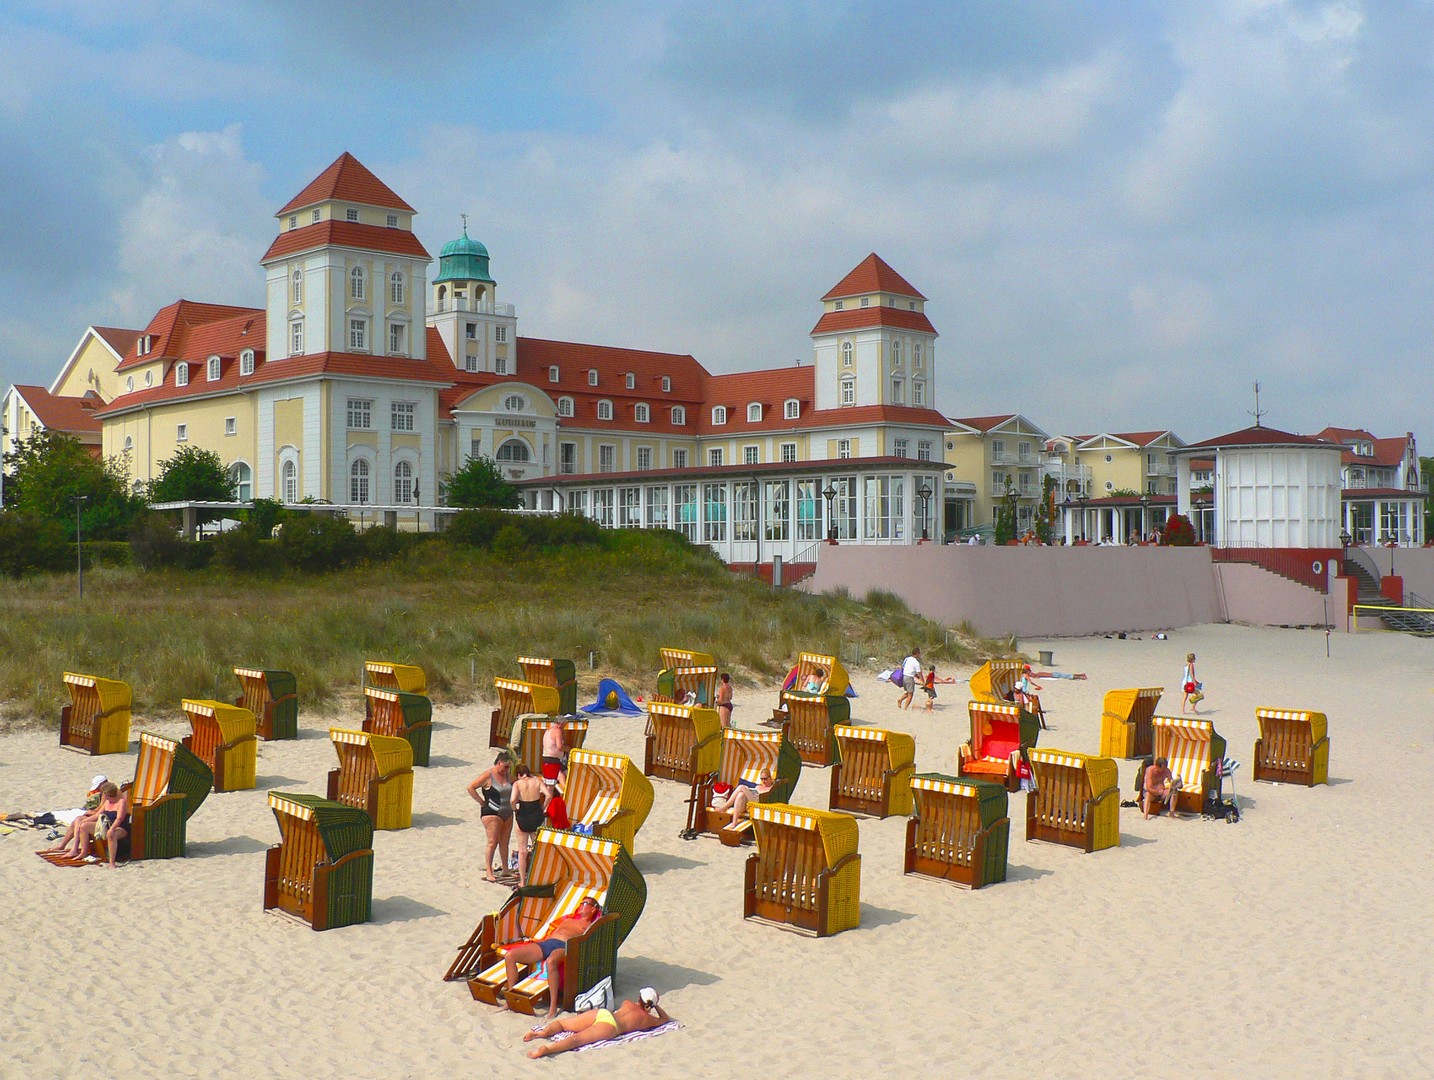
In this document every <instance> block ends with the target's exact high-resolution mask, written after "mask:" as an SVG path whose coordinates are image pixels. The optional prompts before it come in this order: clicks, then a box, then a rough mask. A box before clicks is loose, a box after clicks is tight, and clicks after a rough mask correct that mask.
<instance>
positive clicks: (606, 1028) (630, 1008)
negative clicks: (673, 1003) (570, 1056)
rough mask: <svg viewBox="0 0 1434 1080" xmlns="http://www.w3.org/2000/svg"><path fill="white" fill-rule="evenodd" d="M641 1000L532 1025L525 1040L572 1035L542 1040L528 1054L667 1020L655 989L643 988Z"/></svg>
mask: <svg viewBox="0 0 1434 1080" xmlns="http://www.w3.org/2000/svg"><path fill="white" fill-rule="evenodd" d="M641 997H642V1001H641V1002H637V1001H624V1002H623V1003H622V1004H621V1005H619V1006H618V1007H617V1008H616V1009H589V1010H588V1011H587V1012H583V1013H578V1014H577V1015H575V1016H566V1017H564V1018H563V1019H561V1020H550V1021H549V1022H548V1023H546V1024H544V1025H543V1026H542V1027H539V1028H534V1029H533V1030H532V1031H530V1032H528V1033H527V1034H526V1035H524V1036H523V1041H524V1042H532V1041H533V1040H534V1039H548V1038H551V1037H552V1036H554V1035H557V1034H560V1033H561V1032H564V1031H569V1032H572V1037H571V1038H568V1039H563V1040H562V1041H561V1042H555V1043H545V1044H543V1045H542V1046H535V1047H533V1049H531V1050H529V1051H528V1056H529V1057H530V1058H540V1057H552V1056H553V1055H554V1054H561V1053H564V1052H565V1051H568V1050H576V1049H577V1048H578V1047H580V1046H587V1045H589V1044H590V1043H597V1042H606V1041H607V1040H608V1039H615V1038H617V1037H618V1036H619V1035H626V1034H627V1033H628V1032H629V1031H649V1030H651V1029H652V1028H655V1027H660V1026H661V1025H663V1024H665V1023H667V1022H668V1021H669V1020H671V1019H672V1017H670V1016H668V1015H667V1013H666V1012H664V1011H663V1008H662V1006H661V1005H659V1004H658V1003H657V993H656V991H654V990H651V989H644V990H643V991H642V994H641Z"/></svg>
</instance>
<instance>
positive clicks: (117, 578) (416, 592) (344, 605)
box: [0, 532, 981, 727]
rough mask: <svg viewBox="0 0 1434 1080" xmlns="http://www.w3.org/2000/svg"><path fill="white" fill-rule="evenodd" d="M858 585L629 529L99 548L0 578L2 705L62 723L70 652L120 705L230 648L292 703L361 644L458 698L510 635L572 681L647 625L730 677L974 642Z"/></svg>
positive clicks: (163, 693)
mask: <svg viewBox="0 0 1434 1080" xmlns="http://www.w3.org/2000/svg"><path fill="white" fill-rule="evenodd" d="M872 599H874V600H875V601H876V602H875V603H874V604H864V603H861V602H859V601H856V600H852V599H850V598H848V597H845V596H808V595H806V594H803V593H800V592H796V591H793V590H783V589H776V590H774V589H771V588H769V587H767V586H765V585H763V584H761V583H760V582H757V581H755V580H753V579H751V578H748V577H735V576H733V575H732V574H731V573H730V572H729V571H728V570H727V569H726V568H725V567H724V566H723V565H722V564H721V562H720V561H718V560H717V559H716V558H714V557H713V556H711V555H710V554H708V553H706V552H705V551H699V550H696V549H691V548H687V547H685V546H680V545H676V544H674V543H672V542H671V540H664V539H662V538H660V537H658V536H655V535H653V534H646V535H644V534H641V533H637V532H632V533H628V534H626V535H625V536H623V537H622V538H621V540H620V541H618V542H615V543H613V544H609V545H606V546H605V549H604V548H599V549H594V548H587V549H564V550H561V551H558V552H554V553H546V554H523V555H520V556H516V557H508V558H505V557H501V556H498V555H494V554H492V553H489V552H484V551H475V550H471V549H463V548H459V547H455V546H453V545H451V544H447V543H443V542H438V541H436V540H435V541H434V542H430V543H424V544H422V545H419V546H418V547H417V548H415V549H414V550H413V551H411V552H409V553H408V554H407V555H406V556H404V557H403V558H402V559H400V560H399V561H397V562H394V563H389V564H385V565H381V566H371V567H363V568H359V569H355V570H348V571H342V572H339V573H334V574H328V575H319V576H301V575H298V574H286V575H281V576H276V577H270V578H264V577H253V576H245V575H234V574H231V573H228V572H225V571H222V570H218V569H209V570H202V571H177V570H176V571H144V570H140V569H137V568H133V567H106V568H99V569H96V570H93V571H91V572H89V573H87V574H86V575H85V599H84V603H83V605H81V604H80V603H79V602H78V600H77V599H76V596H75V578H74V575H73V574H70V575H48V576H37V577H32V578H27V579H22V580H20V581H7V582H6V583H5V585H4V588H3V589H0V716H3V717H4V718H5V721H6V723H7V725H9V726H13V725H16V724H23V725H26V726H30V725H41V726H44V727H58V723H59V721H58V717H59V709H60V706H61V705H62V704H64V703H65V702H67V701H68V695H67V693H66V691H65V688H64V686H63V684H62V683H61V681H60V675H61V673H62V672H64V671H66V670H70V671H82V672H87V673H91V674H97V675H104V676H106V677H110V678H118V679H122V680H124V681H126V682H128V683H129V684H130V686H131V687H132V688H133V690H134V712H135V714H136V716H145V717H177V716H178V715H179V702H180V700H181V699H182V698H185V697H212V696H215V695H216V694H217V696H219V697H220V698H230V699H232V698H233V697H234V696H235V695H236V694H237V693H238V686H237V680H236V679H235V678H234V675H233V672H232V669H233V667H234V666H235V665H236V664H237V665H248V666H256V667H275V668H287V669H289V670H291V671H293V672H294V673H295V675H296V676H297V678H298V682H299V689H300V698H301V701H302V702H303V705H304V707H305V708H316V709H319V710H324V709H330V710H332V709H336V708H338V707H339V706H340V704H341V703H342V702H344V701H345V700H347V698H349V697H351V696H353V695H355V694H356V693H357V690H358V685H359V679H360V672H361V669H362V665H363V661H364V660H366V659H373V660H392V661H398V662H402V663H411V664H418V665H420V666H421V667H423V668H424V669H425V670H426V671H427V672H428V685H429V693H430V695H431V696H432V697H433V698H434V700H436V701H467V700H471V699H473V698H475V697H488V696H490V692H491V687H492V679H493V676H495V675H509V676H515V675H516V674H517V665H516V663H515V662H514V658H515V656H516V655H517V654H518V653H527V654H529V655H535V656H559V657H570V658H572V659H573V660H574V661H576V663H577V666H578V671H579V681H580V683H581V684H582V692H583V694H584V695H587V694H590V693H591V692H592V691H593V689H594V688H595V686H596V683H597V681H598V679H600V678H602V677H604V676H611V677H614V678H616V679H618V680H619V681H620V682H622V684H623V685H624V686H625V687H627V688H628V689H629V691H630V692H632V693H635V694H644V695H645V694H647V693H650V692H651V690H652V689H653V687H654V685H655V682H656V669H657V666H658V656H657V649H658V646H659V645H677V646H682V647H686V648H693V649H699V650H705V651H708V652H711V653H712V654H713V655H715V656H716V657H717V658H718V662H719V663H720V664H721V665H722V666H723V667H724V668H725V669H728V670H731V671H732V672H733V677H734V679H735V680H736V681H737V682H738V683H740V684H751V683H753V682H756V681H770V680H771V679H773V678H775V677H778V676H780V675H782V674H784V673H785V672H786V670H787V667H788V665H790V663H791V662H792V661H793V660H794V658H795V656H796V654H797V653H798V652H799V651H801V650H803V649H807V650H811V651H817V652H824V653H829V654H834V655H839V656H840V655H843V653H844V652H849V651H850V648H851V646H852V644H853V643H859V644H860V648H861V651H862V653H863V654H865V655H869V656H878V657H880V658H881V659H882V660H883V661H885V662H886V663H891V662H894V661H896V660H898V659H900V657H901V656H903V655H905V653H906V651H907V650H908V649H909V648H910V647H911V646H912V645H913V644H920V645H921V646H922V649H923V652H924V653H925V655H926V656H927V657H928V658H929V659H931V660H933V661H934V662H936V663H938V664H940V663H942V662H943V661H944V662H947V663H954V662H958V661H965V660H969V659H970V658H971V657H972V656H974V655H975V654H976V652H977V651H979V650H980V645H981V643H973V644H972V645H967V644H948V643H947V642H946V640H945V639H946V634H945V632H944V630H943V629H942V628H941V627H940V626H938V625H936V624H934V623H931V622H929V621H928V620H925V619H922V618H920V617H918V616H916V615H913V614H912V613H911V612H910V611H909V610H908V609H907V608H906V607H905V605H904V604H902V603H900V601H898V600H896V599H895V598H894V597H891V596H890V595H889V594H888V595H883V596H879V597H874V598H872ZM844 645H845V646H846V648H845V649H844ZM590 653H591V654H593V659H594V663H593V668H592V669H591V670H589V667H588V657H589V654H590Z"/></svg>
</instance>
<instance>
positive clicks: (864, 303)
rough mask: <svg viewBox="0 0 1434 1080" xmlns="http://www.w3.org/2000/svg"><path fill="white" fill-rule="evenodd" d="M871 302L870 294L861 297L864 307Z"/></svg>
mask: <svg viewBox="0 0 1434 1080" xmlns="http://www.w3.org/2000/svg"><path fill="white" fill-rule="evenodd" d="M870 304H871V297H869V296H863V297H862V298H861V306H862V307H867V306H868V305H870Z"/></svg>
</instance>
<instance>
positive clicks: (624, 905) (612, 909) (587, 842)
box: [443, 829, 647, 1016]
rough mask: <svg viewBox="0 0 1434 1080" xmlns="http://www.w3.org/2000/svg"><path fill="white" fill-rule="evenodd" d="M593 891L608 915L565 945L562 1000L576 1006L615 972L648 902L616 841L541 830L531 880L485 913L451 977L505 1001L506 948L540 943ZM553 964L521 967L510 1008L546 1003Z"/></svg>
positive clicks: (528, 1009)
mask: <svg viewBox="0 0 1434 1080" xmlns="http://www.w3.org/2000/svg"><path fill="white" fill-rule="evenodd" d="M589 896H592V897H595V898H596V899H597V900H598V902H599V903H601V904H602V905H603V916H602V918H601V919H599V920H598V921H597V922H596V923H594V924H593V925H592V926H591V927H589V928H588V929H587V931H586V932H584V933H583V934H581V935H579V936H578V937H575V938H573V939H572V940H571V941H569V942H568V944H567V947H566V949H565V953H566V956H565V959H564V962H563V969H562V972H561V977H560V979H559V982H560V990H559V1005H560V1006H561V1007H562V1008H564V1009H568V1010H571V1009H572V1008H573V1004H574V1000H575V999H576V998H577V996H578V995H580V994H582V993H584V992H586V991H587V990H589V989H590V988H591V987H593V986H595V985H596V984H597V983H599V982H601V981H602V980H603V979H612V978H614V977H615V976H616V974H617V954H618V949H619V948H620V947H621V945H622V943H623V942H624V941H625V940H626V939H627V936H628V934H630V933H632V928H633V927H634V926H635V925H636V924H637V920H638V919H639V918H640V917H641V916H642V909H643V907H644V906H645V905H646V903H647V883H646V882H645V881H643V878H642V874H641V873H639V872H638V869H637V867H636V866H635V865H634V864H633V861H632V856H631V855H629V854H628V852H627V849H626V848H624V847H623V846H622V844H620V843H619V842H618V841H616V840H603V839H600V838H598V837H595V836H580V835H578V834H577V833H571V832H559V831H558V830H556V829H539V830H538V834H537V837H536V839H535V841H534V844H533V855H532V858H531V860H530V862H529V864H528V885H527V886H525V887H524V888H521V889H515V890H514V891H513V894H512V896H511V897H509V898H508V900H507V902H506V903H504V905H503V906H502V907H501V908H500V909H499V910H498V911H496V912H494V913H493V914H491V915H487V916H484V918H483V921H482V922H480V923H479V924H478V927H477V929H476V930H474V931H473V934H472V936H471V937H470V938H469V939H468V941H467V942H466V943H465V944H464V945H462V946H461V947H460V948H459V950H458V956H457V958H456V959H455V960H454V961H453V963H452V965H451V966H450V967H449V968H448V972H447V974H445V975H444V976H443V977H444V979H446V980H448V981H449V982H456V981H460V980H461V981H463V982H465V983H467V985H468V990H469V993H471V994H472V995H473V998H474V1000H476V1001H482V1002H485V1003H487V1004H489V1005H498V1004H501V1003H503V1002H502V1001H501V1000H500V995H501V994H502V991H503V984H504V982H505V980H506V974H505V970H504V963H503V956H504V953H505V952H506V950H507V947H508V946H510V945H514V944H517V943H519V942H523V941H541V940H542V939H543V938H545V937H547V936H548V935H549V934H550V933H551V931H552V928H553V926H554V925H555V924H556V923H557V922H558V920H559V919H562V918H563V917H565V916H567V915H571V914H572V913H573V912H574V911H576V910H577V907H578V905H579V904H580V903H581V902H582V901H583V900H584V899H585V898H587V897H589ZM546 966H547V965H540V966H539V967H538V968H536V969H534V968H524V969H522V970H520V972H519V981H518V983H517V985H516V986H515V987H514V988H513V989H512V990H508V991H507V992H506V995H503V997H504V998H505V999H506V1004H507V1007H508V1008H509V1009H511V1010H513V1011H515V1012H521V1013H527V1014H528V1015H530V1016H531V1015H536V1013H537V1012H538V1010H539V1009H541V1008H543V1007H545V1006H546V1004H547V1000H548V995H549V993H550V992H551V986H550V984H549V976H550V975H551V972H548V971H546V970H544V969H545V968H546Z"/></svg>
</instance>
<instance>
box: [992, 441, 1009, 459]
mask: <svg viewBox="0 0 1434 1080" xmlns="http://www.w3.org/2000/svg"><path fill="white" fill-rule="evenodd" d="M1005 456H1006V444H1005V443H1004V442H1003V441H1002V440H1000V439H992V440H991V460H992V461H1000V460H1001V459H1002V458H1004V457H1005Z"/></svg>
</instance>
